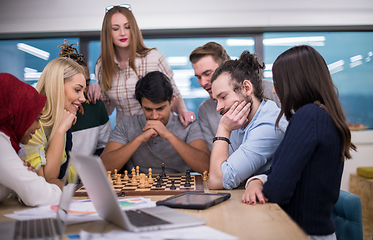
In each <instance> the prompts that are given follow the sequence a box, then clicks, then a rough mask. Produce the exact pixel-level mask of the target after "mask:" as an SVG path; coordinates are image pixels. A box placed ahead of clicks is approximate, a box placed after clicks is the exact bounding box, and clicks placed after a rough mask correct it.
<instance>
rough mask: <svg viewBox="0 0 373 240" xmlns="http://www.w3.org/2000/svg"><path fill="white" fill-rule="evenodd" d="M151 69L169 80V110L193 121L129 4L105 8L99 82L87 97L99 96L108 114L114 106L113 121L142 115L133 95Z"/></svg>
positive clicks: (192, 116)
mask: <svg viewBox="0 0 373 240" xmlns="http://www.w3.org/2000/svg"><path fill="white" fill-rule="evenodd" d="M152 71H160V72H162V73H164V74H166V75H167V77H168V78H169V79H170V81H171V84H172V87H173V91H174V94H175V100H174V106H173V108H172V110H173V111H175V112H176V113H178V114H179V118H180V121H181V122H182V124H183V125H184V126H187V125H188V124H189V123H190V122H193V121H195V120H196V118H195V114H194V113H193V112H191V111H188V110H187V109H186V106H185V103H184V100H183V98H182V97H181V95H180V93H179V90H178V89H177V87H176V85H175V82H174V80H173V73H172V69H171V68H170V66H169V65H168V64H167V62H166V58H165V56H164V55H163V54H162V53H161V52H159V51H158V50H157V49H154V48H147V47H146V46H145V44H144V42H143V37H142V33H141V31H140V29H139V27H138V25H137V22H136V19H135V17H134V15H133V14H132V11H131V8H130V6H129V5H128V4H124V5H119V6H110V7H107V8H106V14H105V17H104V21H103V23H102V29H101V55H100V57H99V59H98V61H97V64H96V69H95V73H96V77H97V81H98V84H99V85H96V84H93V85H91V86H90V88H89V91H88V94H87V96H88V98H89V100H90V101H91V102H93V103H95V101H96V99H99V98H100V96H101V99H102V100H103V101H104V103H105V106H106V110H107V112H108V114H109V115H110V114H111V113H112V112H113V110H114V108H116V109H117V122H118V120H119V119H120V118H121V117H123V116H125V115H127V116H128V115H134V114H142V109H141V106H140V104H139V103H138V101H137V100H136V99H135V98H134V97H133V95H134V93H135V85H136V83H137V81H138V80H139V78H140V77H143V76H145V75H146V74H147V73H149V72H152Z"/></svg>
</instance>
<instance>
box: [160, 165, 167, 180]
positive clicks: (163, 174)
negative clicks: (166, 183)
mask: <svg viewBox="0 0 373 240" xmlns="http://www.w3.org/2000/svg"><path fill="white" fill-rule="evenodd" d="M165 170H166V166H165V164H164V163H162V174H161V177H163V178H164V177H167V176H166V172H165Z"/></svg>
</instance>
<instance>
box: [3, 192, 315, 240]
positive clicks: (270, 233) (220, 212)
mask: <svg viewBox="0 0 373 240" xmlns="http://www.w3.org/2000/svg"><path fill="white" fill-rule="evenodd" d="M205 192H211V193H214V192H229V193H231V198H230V199H229V200H227V201H225V202H223V203H220V204H218V205H216V206H213V207H211V208H208V209H205V210H184V209H183V210H180V211H182V212H185V213H187V214H190V215H193V216H196V217H199V218H202V219H204V220H205V221H206V225H207V226H209V227H212V228H215V229H217V230H220V231H222V232H225V233H228V234H231V235H233V236H236V237H238V238H239V239H263V240H265V239H270V240H273V239H276V240H281V239H284V240H302V239H304V240H308V238H307V236H306V235H305V233H304V232H303V231H302V230H301V229H300V228H299V227H298V226H297V224H296V223H295V222H294V221H293V220H291V218H290V217H289V216H288V215H287V214H286V213H285V212H284V211H283V210H282V209H281V208H280V207H279V206H278V205H277V204H273V203H268V204H264V205H260V204H257V205H255V206H251V205H247V204H243V203H241V196H242V194H243V192H244V190H243V189H236V190H231V191H228V190H219V191H213V190H208V188H207V186H206V185H205ZM145 197H146V198H150V199H152V200H153V201H158V200H162V199H165V198H167V197H169V196H148V197H147V196H145ZM23 209H27V207H25V206H23V205H21V204H20V203H18V201H16V200H15V199H7V200H5V201H4V202H3V203H0V214H1V215H0V222H1V221H11V220H13V221H14V219H9V218H7V217H5V216H4V214H8V213H12V212H13V211H19V210H23ZM114 229H119V228H118V227H116V226H115V225H113V224H110V223H109V222H107V221H104V220H102V221H96V222H87V223H81V224H75V225H69V226H68V227H67V229H66V233H77V232H79V231H80V230H85V231H88V232H108V231H110V230H114Z"/></svg>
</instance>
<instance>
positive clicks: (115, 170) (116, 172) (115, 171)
mask: <svg viewBox="0 0 373 240" xmlns="http://www.w3.org/2000/svg"><path fill="white" fill-rule="evenodd" d="M117 177H118V169H114V178H117Z"/></svg>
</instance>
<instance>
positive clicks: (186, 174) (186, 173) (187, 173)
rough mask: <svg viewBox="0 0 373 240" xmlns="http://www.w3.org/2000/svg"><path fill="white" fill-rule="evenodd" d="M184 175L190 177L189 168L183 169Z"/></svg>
mask: <svg viewBox="0 0 373 240" xmlns="http://www.w3.org/2000/svg"><path fill="white" fill-rule="evenodd" d="M185 177H187V178H189V179H190V170H189V169H187V170H186V171H185Z"/></svg>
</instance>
